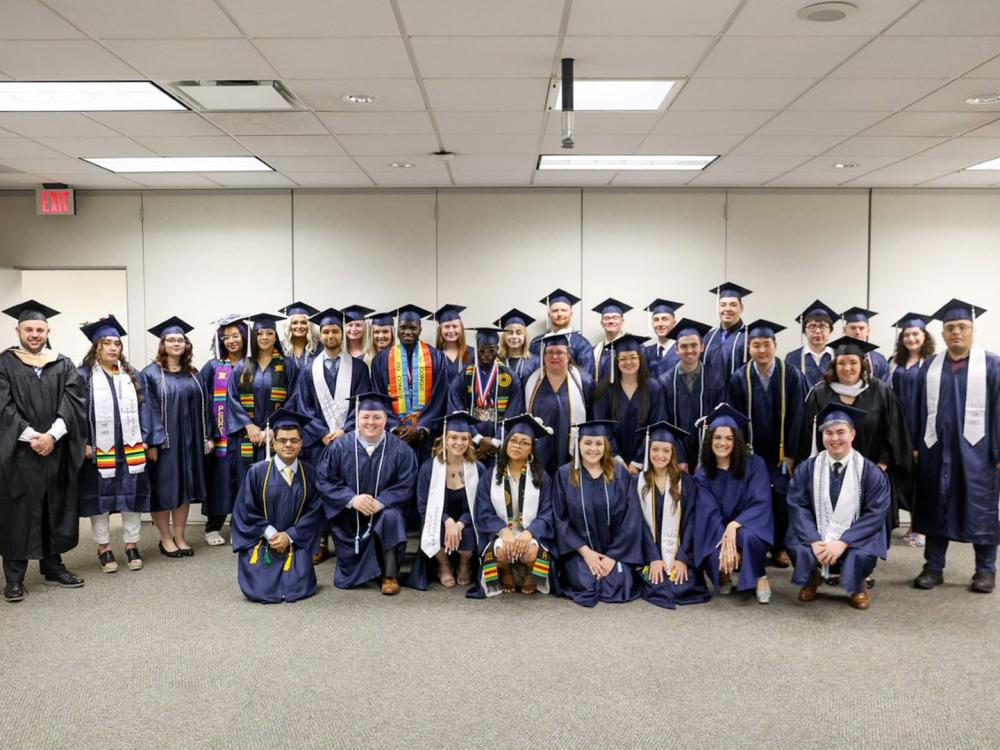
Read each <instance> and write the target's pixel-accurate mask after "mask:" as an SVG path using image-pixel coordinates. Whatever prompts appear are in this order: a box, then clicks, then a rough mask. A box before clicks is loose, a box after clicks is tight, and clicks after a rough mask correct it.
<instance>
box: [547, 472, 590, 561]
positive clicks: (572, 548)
mask: <svg viewBox="0 0 1000 750" xmlns="http://www.w3.org/2000/svg"><path fill="white" fill-rule="evenodd" d="M569 469H570V467H569V466H568V465H567V466H562V467H560V468H559V471H558V472H556V476H555V480H554V484H555V493H554V497H553V512H554V515H555V526H556V548H557V552H558V554H559V555H560V556H562V555H568V554H570V553H572V552H576V551H577V550H579V549H580V548H581V547H585V546H587V540H586V539H584V538H583V537H582V536H580V534H579V533H578V532H577V530H576V529H575V528H573V522H572V519H571V518H570V517H569V507H568V497H567V496H568V493H570V492H573V491H576V492H579V488H577V487H573V486H572V485H571V484H570V481H569Z"/></svg>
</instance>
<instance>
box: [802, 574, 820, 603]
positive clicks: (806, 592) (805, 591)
mask: <svg viewBox="0 0 1000 750" xmlns="http://www.w3.org/2000/svg"><path fill="white" fill-rule="evenodd" d="M822 581H823V579H822V577H821V576H820V574H819V573H818V572H816V573H813V574H812V578H810V579H809V583H807V584H806V585H805V586H803V587H802V588H801V589H799V601H800V602H804V603H805V604H808V603H809V602H814V601H816V591H817V590H818V589H819V585H820V583H821V582H822Z"/></svg>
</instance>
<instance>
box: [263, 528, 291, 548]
mask: <svg viewBox="0 0 1000 750" xmlns="http://www.w3.org/2000/svg"><path fill="white" fill-rule="evenodd" d="M291 543H292V540H291V539H289V537H288V534H286V533H285V532H284V531H279V532H278V533H277V534H275V535H274V536H272V537H271V541H269V542H268V544H269V545H271V549H273V550H276V551H278V552H284V551H285V550H286V549H288V545H290V544H291Z"/></svg>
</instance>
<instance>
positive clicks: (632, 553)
mask: <svg viewBox="0 0 1000 750" xmlns="http://www.w3.org/2000/svg"><path fill="white" fill-rule="evenodd" d="M630 479H631V476H630V475H629V473H628V471H626V469H625V468H624V467H622V466H619V467H617V470H616V476H615V480H614V492H615V494H616V495H617V502H618V503H620V504H621V505H622V506H623V512H622V514H621V517H620V519H619V522H618V524H617V527H616V528H615V529H614V532H613V534H614V536H613V538H612V540H611V544H610V545H608V551H607V556H608V557H610V558H611V559H612V560H615V561H616V562H619V563H621V564H623V565H638V564H639V563H641V562H643V559H644V556H643V530H644V529H647V528H648V527H647V526H646V522H645V520H644V519H643V517H642V508H641V507H639V500H638V498H636V497H634V496H632V495H631V494H630V493H629V491H628V488H629V480H630Z"/></svg>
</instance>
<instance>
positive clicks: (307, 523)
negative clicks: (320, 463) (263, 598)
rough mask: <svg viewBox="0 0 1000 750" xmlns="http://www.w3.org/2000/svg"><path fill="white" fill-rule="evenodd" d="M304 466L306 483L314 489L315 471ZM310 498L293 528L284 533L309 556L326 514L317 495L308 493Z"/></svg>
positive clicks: (324, 521) (313, 550) (307, 499)
mask: <svg viewBox="0 0 1000 750" xmlns="http://www.w3.org/2000/svg"><path fill="white" fill-rule="evenodd" d="M304 466H305V475H306V482H307V483H308V486H309V487H313V488H315V487H316V475H315V471H314V470H313V468H312V467H311V466H309V465H308V464H304ZM309 494H310V497H308V498H306V507H305V508H303V509H302V515H301V516H299V518H298V520H297V521H296V522H295V524H294V525H293V526H291V527H290V528H287V529H278V530H279V531H285V532H286V533H287V534H288V536H290V537H291V538H292V540H293V543H294V544H295V546H296V547H298V548H299V549H300V550H302V551H303V552H304V553H305V554H309V555H311V554H312V553H313V552H315V551H316V549H317V547H318V546H319V535H320V531H322V529H323V527H324V526H325V525H326V514H325V513H324V511H323V501H322V498H321V497H320V496H319V495H318V493H316V492H315V490H314V491H312V492H310V493H309Z"/></svg>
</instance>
